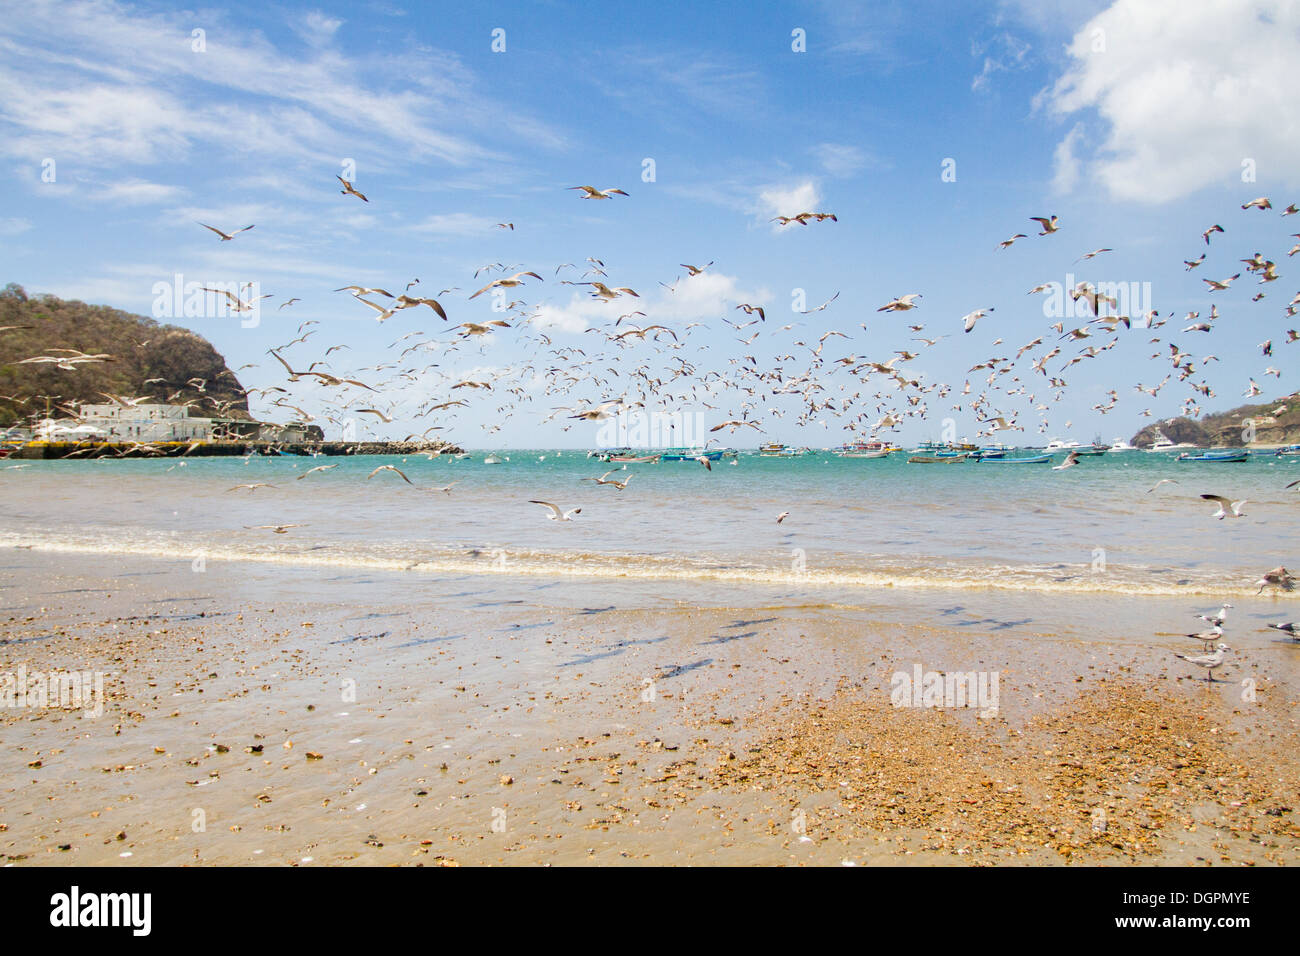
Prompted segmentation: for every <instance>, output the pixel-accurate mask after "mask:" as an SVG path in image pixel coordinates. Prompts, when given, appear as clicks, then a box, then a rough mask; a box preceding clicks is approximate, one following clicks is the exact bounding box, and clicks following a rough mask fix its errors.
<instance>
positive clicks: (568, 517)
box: [528, 187, 608, 521]
mask: <svg viewBox="0 0 1300 956" xmlns="http://www.w3.org/2000/svg"><path fill="white" fill-rule="evenodd" d="M574 188H577V187H574ZM600 198H602V199H607V198H608V197H607V196H602V197H600ZM528 503H529V504H530V505H543V506H545V507H547V508H550V509H551V513H550V514H549V515H547V516H546V517H548V518H549V519H551V520H552V521H572V520H573V516H574V515H577V514H582V509H581V508H574V509H573V510H572V511H561V510H560V507H559V505H553V504H551V503H550V502H549V501H538V500H537V499H536V498H529V499H528Z"/></svg>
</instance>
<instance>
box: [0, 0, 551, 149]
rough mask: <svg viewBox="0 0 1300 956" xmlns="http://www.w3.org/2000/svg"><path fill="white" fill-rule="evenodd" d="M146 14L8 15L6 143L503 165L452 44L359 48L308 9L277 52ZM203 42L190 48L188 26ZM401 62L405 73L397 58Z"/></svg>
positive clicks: (0, 23) (492, 108) (204, 22)
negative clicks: (298, 43)
mask: <svg viewBox="0 0 1300 956" xmlns="http://www.w3.org/2000/svg"><path fill="white" fill-rule="evenodd" d="M198 21H201V22H196V19H195V17H194V16H193V15H192V14H190V13H171V12H158V13H150V12H143V11H141V10H139V9H136V8H132V7H128V6H125V5H123V4H119V3H116V2H113V0H80V2H51V0H30V2H28V3H24V4H23V5H22V6H21V7H20V8H15V10H14V11H10V12H9V14H8V15H7V16H6V17H5V18H3V20H0V61H2V62H3V66H2V67H0V152H4V153H9V154H11V155H15V156H23V157H24V158H28V157H31V156H33V155H34V156H55V157H60V158H65V157H77V158H84V159H87V160H94V161H95V162H96V163H97V164H100V165H101V166H102V165H103V164H105V163H113V162H132V163H146V162H162V161H167V160H174V159H177V158H181V157H184V156H187V155H189V154H190V153H192V152H193V151H194V150H195V149H196V148H197V147H203V148H205V149H208V150H210V151H218V153H220V152H233V153H236V154H240V155H241V156H242V155H243V154H247V153H257V154H260V155H275V156H276V157H277V158H278V159H279V160H280V161H281V162H283V160H284V158H285V157H286V156H288V157H293V158H296V159H298V160H299V161H301V162H304V163H306V162H312V163H319V162H320V160H321V158H322V157H329V161H330V162H331V164H333V163H336V162H337V161H338V157H339V156H340V152H339V150H340V149H342V148H343V147H342V145H341V144H344V143H349V142H357V141H358V140H362V141H365V142H368V143H370V144H372V145H371V147H370V149H369V152H370V153H371V154H372V157H373V158H372V159H371V160H369V161H367V160H366V157H365V156H361V157H358V159H359V160H360V161H362V162H363V163H366V162H369V168H371V169H374V168H378V167H379V166H380V164H382V163H384V162H387V161H388V158H389V157H390V156H396V157H401V158H416V159H428V158H435V159H441V160H444V161H446V162H449V163H453V164H457V165H468V164H474V163H479V164H481V163H483V162H484V161H488V160H496V161H503V162H504V161H506V160H507V157H506V156H505V155H504V154H501V153H497V152H495V151H493V150H491V149H489V148H487V147H486V146H484V145H482V144H480V143H479V142H477V141H475V140H474V139H471V138H470V135H471V134H472V133H478V132H486V133H488V134H489V135H496V134H495V133H494V132H493V131H494V130H495V127H493V126H492V125H491V124H492V122H493V121H492V120H491V119H490V118H491V117H494V116H496V115H497V113H498V109H497V106H496V104H493V103H489V102H486V101H485V100H484V99H483V98H482V97H481V96H479V95H478V94H477V93H476V92H475V84H474V80H473V77H472V75H471V74H470V72H469V71H468V70H467V69H466V68H465V67H464V66H463V65H462V64H461V62H460V61H459V59H458V58H457V57H456V55H455V54H454V53H450V52H447V51H441V50H431V49H429V48H418V49H415V48H414V44H415V40H414V39H412V40H410V41H408V42H407V43H406V45H407V46H410V47H412V49H390V50H388V51H387V52H386V53H385V54H384V55H375V56H371V57H349V56H346V55H344V54H343V53H342V52H340V51H339V49H338V48H337V46H336V45H335V42H334V34H335V32H336V31H337V30H338V27H339V25H340V24H339V21H337V20H334V19H332V18H329V17H326V16H324V15H321V14H308V15H306V16H304V17H301V18H300V19H299V20H298V21H296V22H295V29H296V30H297V31H298V32H299V34H300V35H301V36H304V37H306V38H307V39H308V43H307V44H306V49H305V50H304V51H302V52H296V51H294V52H291V51H288V50H285V49H283V48H280V47H277V46H276V45H275V44H273V43H272V42H271V41H269V40H268V39H267V38H266V36H265V35H264V34H262V33H260V32H258V31H256V30H253V31H249V30H246V29H237V28H236V27H234V26H232V25H231V24H228V23H226V22H224V21H223V20H222V19H221V17H220V15H217V14H205V15H204V16H202V17H199V18H198ZM196 26H201V27H202V28H203V29H205V30H206V31H207V33H206V50H205V51H202V52H197V51H195V50H193V49H192V46H191V35H190V31H191V29H194V28H196ZM394 58H400V59H401V60H402V62H403V68H402V70H401V71H399V72H398V73H394V72H393V70H392V66H391V64H392V63H393V62H394ZM511 135H512V136H515V137H518V138H520V139H522V140H524V141H526V142H528V143H529V144H530V145H533V146H543V147H554V146H556V145H557V144H558V143H559V142H560V140H559V137H558V136H556V135H555V134H554V133H552V132H550V131H549V130H548V129H547V128H546V127H545V126H544V125H543V124H542V123H540V122H538V121H534V120H530V119H527V118H519V119H518V120H517V121H514V122H512V125H511Z"/></svg>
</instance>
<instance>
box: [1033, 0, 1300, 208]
mask: <svg viewBox="0 0 1300 956" xmlns="http://www.w3.org/2000/svg"><path fill="white" fill-rule="evenodd" d="M1068 53H1069V56H1070V57H1071V60H1072V62H1071V64H1070V66H1069V69H1068V70H1067V72H1066V73H1065V75H1064V76H1062V77H1061V79H1060V80H1059V81H1058V82H1057V83H1056V85H1055V87H1054V88H1053V89H1052V90H1051V91H1050V92H1049V93H1048V94H1047V95H1046V99H1047V103H1048V105H1049V107H1050V109H1051V110H1052V111H1053V112H1055V113H1058V114H1061V115H1073V114H1076V113H1079V112H1081V111H1085V110H1095V111H1096V113H1097V115H1098V116H1099V117H1100V118H1101V119H1102V120H1103V121H1104V122H1105V123H1106V124H1108V126H1109V135H1107V136H1106V137H1105V139H1104V140H1103V141H1102V142H1101V144H1100V145H1099V147H1098V149H1097V150H1096V153H1095V154H1094V155H1093V156H1092V157H1091V158H1090V160H1089V161H1088V162H1087V167H1086V175H1087V177H1088V178H1089V179H1092V180H1095V181H1096V182H1099V183H1100V184H1101V185H1103V186H1104V187H1105V188H1106V189H1107V190H1108V191H1109V192H1110V194H1111V195H1112V196H1114V197H1116V198H1119V199H1135V200H1140V201H1144V202H1167V201H1169V200H1172V199H1177V198H1179V197H1181V196H1184V195H1187V194H1189V193H1191V192H1194V191H1195V190H1197V189H1200V188H1201V187H1204V186H1207V185H1209V184H1211V183H1215V182H1220V183H1226V182H1230V181H1238V178H1239V175H1240V171H1241V168H1242V163H1243V161H1244V160H1247V159H1251V160H1254V162H1255V164H1256V165H1257V167H1258V169H1259V172H1260V176H1261V178H1262V177H1266V176H1269V177H1277V178H1278V179H1281V180H1283V181H1285V182H1287V183H1288V184H1295V183H1297V182H1300V168H1297V166H1296V165H1295V157H1296V156H1297V155H1300V124H1297V123H1295V122H1293V121H1290V117H1293V116H1294V111H1295V107H1294V102H1293V100H1294V95H1295V92H1294V91H1295V87H1296V82H1297V67H1296V63H1297V61H1300V4H1296V3H1294V2H1289V0H1221V2H1217V3H1186V2H1182V0H1116V2H1115V3H1114V4H1113V5H1112V6H1110V7H1109V8H1108V9H1107V10H1105V11H1103V12H1102V13H1100V14H1098V15H1097V16H1095V17H1094V18H1093V19H1092V20H1090V21H1089V22H1088V23H1086V24H1085V25H1084V26H1083V27H1082V28H1081V29H1080V30H1079V31H1078V33H1077V34H1076V35H1075V36H1074V39H1073V41H1072V42H1071V43H1070V45H1069V47H1068ZM1071 135H1073V131H1072V132H1071ZM1073 156H1074V152H1073V147H1069V148H1067V149H1066V150H1065V151H1064V153H1062V151H1061V150H1058V157H1060V158H1062V159H1064V161H1065V163H1066V164H1067V165H1068V163H1069V162H1071V161H1072V158H1073ZM1060 175H1061V172H1060V170H1059V169H1058V178H1059V177H1060ZM1065 178H1067V179H1068V178H1069V173H1068V171H1067V173H1066V176H1065Z"/></svg>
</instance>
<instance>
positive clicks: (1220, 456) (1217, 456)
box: [1174, 450, 1250, 464]
mask: <svg viewBox="0 0 1300 956" xmlns="http://www.w3.org/2000/svg"><path fill="white" fill-rule="evenodd" d="M1249 457H1250V452H1248V451H1245V450H1242V451H1207V452H1203V453H1201V454H1199V455H1191V454H1188V453H1187V452H1184V453H1183V454H1181V455H1179V456H1178V457H1177V458H1175V459H1174V461H1212V462H1218V463H1220V464H1223V463H1227V462H1238V461H1245V460H1246V459H1247V458H1249Z"/></svg>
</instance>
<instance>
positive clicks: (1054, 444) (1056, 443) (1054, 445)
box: [1043, 438, 1079, 451]
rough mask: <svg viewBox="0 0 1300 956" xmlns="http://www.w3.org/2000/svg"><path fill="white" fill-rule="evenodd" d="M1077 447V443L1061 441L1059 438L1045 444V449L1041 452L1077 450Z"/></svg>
mask: <svg viewBox="0 0 1300 956" xmlns="http://www.w3.org/2000/svg"><path fill="white" fill-rule="evenodd" d="M1078 447H1079V443H1078V442H1077V441H1064V440H1063V439H1060V438H1053V439H1052V440H1051V441H1049V442H1048V443H1047V447H1046V448H1045V449H1043V450H1044V451H1065V450H1067V449H1070V448H1078Z"/></svg>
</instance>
